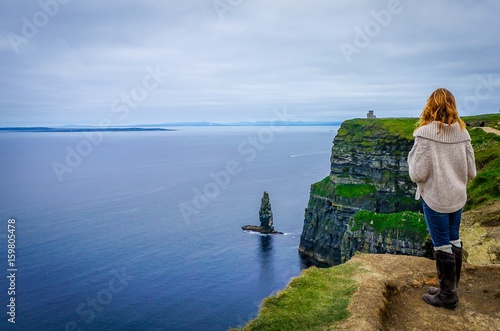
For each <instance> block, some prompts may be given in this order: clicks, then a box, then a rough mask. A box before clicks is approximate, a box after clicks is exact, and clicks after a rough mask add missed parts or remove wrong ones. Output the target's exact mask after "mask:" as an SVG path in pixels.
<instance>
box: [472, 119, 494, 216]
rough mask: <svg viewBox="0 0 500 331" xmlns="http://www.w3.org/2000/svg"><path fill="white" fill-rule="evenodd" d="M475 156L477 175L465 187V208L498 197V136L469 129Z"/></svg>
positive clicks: (474, 206)
mask: <svg viewBox="0 0 500 331" xmlns="http://www.w3.org/2000/svg"><path fill="white" fill-rule="evenodd" d="M469 133H470V135H471V139H472V146H473V147H474V155H475V158H476V168H477V176H476V178H474V179H473V180H472V182H471V183H470V184H469V186H468V187H467V204H466V205H465V208H464V209H465V210H470V209H474V208H477V207H479V206H480V205H482V204H483V203H484V202H486V201H489V200H495V199H500V184H499V183H500V136H498V135H496V134H494V133H487V132H484V131H483V130H481V129H473V130H469Z"/></svg>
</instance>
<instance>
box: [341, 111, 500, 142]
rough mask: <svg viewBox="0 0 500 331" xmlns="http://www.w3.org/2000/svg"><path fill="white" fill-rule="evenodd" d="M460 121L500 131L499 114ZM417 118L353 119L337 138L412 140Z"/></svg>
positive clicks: (345, 123) (352, 139)
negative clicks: (397, 138) (395, 138)
mask: <svg viewBox="0 0 500 331" xmlns="http://www.w3.org/2000/svg"><path fill="white" fill-rule="evenodd" d="M462 120H463V121H465V122H466V123H468V124H470V125H471V126H480V125H481V124H484V126H489V127H492V128H496V129H500V114H484V115H476V116H464V117H462ZM417 122H418V118H417V117H401V118H355V119H350V120H346V121H344V122H343V123H342V126H341V127H340V129H339V131H338V134H337V135H338V136H339V137H342V138H344V139H348V140H349V141H362V140H364V139H366V138H371V139H373V137H381V136H392V137H400V138H403V139H406V140H413V131H414V130H415V129H416V127H417Z"/></svg>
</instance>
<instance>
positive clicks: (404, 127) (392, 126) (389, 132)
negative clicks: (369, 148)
mask: <svg viewBox="0 0 500 331" xmlns="http://www.w3.org/2000/svg"><path fill="white" fill-rule="evenodd" d="M417 121H418V118H414V117H412V118H373V119H366V118H355V119H352V120H347V121H344V122H343V123H342V126H341V127H340V129H339V131H338V133H337V135H338V136H339V137H345V138H348V140H351V141H362V140H364V139H366V138H371V139H373V137H380V136H393V137H401V138H404V139H407V140H413V131H414V130H415V128H416V123H417Z"/></svg>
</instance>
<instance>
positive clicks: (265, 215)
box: [259, 191, 274, 232]
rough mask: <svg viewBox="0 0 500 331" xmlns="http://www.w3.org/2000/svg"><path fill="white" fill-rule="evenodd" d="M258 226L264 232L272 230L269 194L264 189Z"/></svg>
mask: <svg viewBox="0 0 500 331" xmlns="http://www.w3.org/2000/svg"><path fill="white" fill-rule="evenodd" d="M259 219H260V227H261V228H262V230H264V231H266V232H273V231H274V225H273V211H272V210H271V203H270V202H269V194H268V193H267V192H266V191H264V196H263V197H262V200H261V203H260V210H259Z"/></svg>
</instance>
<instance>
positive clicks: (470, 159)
mask: <svg viewBox="0 0 500 331" xmlns="http://www.w3.org/2000/svg"><path fill="white" fill-rule="evenodd" d="M467 177H468V178H467V179H468V180H471V179H472V178H474V177H476V160H475V157H474V149H472V145H471V143H470V141H468V142H467Z"/></svg>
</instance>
